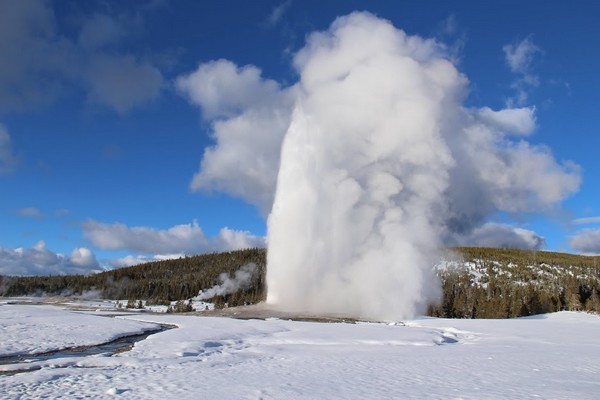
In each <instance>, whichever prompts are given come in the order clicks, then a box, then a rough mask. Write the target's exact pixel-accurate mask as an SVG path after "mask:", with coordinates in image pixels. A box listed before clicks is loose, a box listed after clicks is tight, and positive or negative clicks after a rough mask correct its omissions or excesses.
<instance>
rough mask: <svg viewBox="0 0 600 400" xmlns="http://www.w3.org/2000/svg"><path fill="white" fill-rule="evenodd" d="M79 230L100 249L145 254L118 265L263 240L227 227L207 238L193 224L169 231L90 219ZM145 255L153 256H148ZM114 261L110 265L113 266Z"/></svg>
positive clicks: (248, 245)
mask: <svg viewBox="0 0 600 400" xmlns="http://www.w3.org/2000/svg"><path fill="white" fill-rule="evenodd" d="M82 228H83V235H84V237H85V238H86V239H88V240H89V241H90V242H91V243H92V244H93V245H94V246H96V247H98V248H100V249H103V250H127V251H131V252H135V253H144V254H146V255H142V256H140V257H138V256H128V257H126V258H123V259H120V260H116V261H114V262H116V263H117V264H125V263H131V262H136V263H139V262H146V260H148V259H149V258H148V257H150V258H151V259H161V257H162V258H163V259H164V258H165V257H167V258H173V257H174V258H178V257H180V256H182V255H195V254H200V253H206V252H209V251H229V250H238V249H243V248H251V247H264V245H265V239H264V238H262V237H260V236H254V235H252V234H251V233H249V232H246V231H236V230H233V229H229V228H223V229H221V231H220V232H219V234H218V235H216V236H215V237H212V238H208V237H206V235H205V234H204V232H203V231H202V228H201V227H200V226H199V225H198V223H197V222H196V221H193V222H192V223H190V224H182V225H175V226H173V227H171V228H168V229H156V228H150V227H144V226H137V227H129V226H127V225H125V224H119V223H113V224H106V223H102V222H97V221H93V220H89V221H87V222H85V223H84V224H83V226H82ZM147 254H152V255H154V256H147ZM161 255H162V256H161ZM137 261H139V262H137ZM114 262H111V263H113V265H114Z"/></svg>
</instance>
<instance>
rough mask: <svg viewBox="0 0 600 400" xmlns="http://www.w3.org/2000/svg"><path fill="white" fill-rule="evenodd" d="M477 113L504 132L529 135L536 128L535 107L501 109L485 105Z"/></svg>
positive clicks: (490, 124) (486, 121)
mask: <svg viewBox="0 0 600 400" xmlns="http://www.w3.org/2000/svg"><path fill="white" fill-rule="evenodd" d="M477 114H478V115H479V117H480V118H481V119H482V120H483V122H484V123H486V124H488V125H489V126H493V127H494V128H496V129H497V130H499V131H502V132H506V133H514V134H518V135H529V134H530V133H531V132H533V130H534V129H535V107H523V108H506V109H503V110H499V111H494V110H492V109H491V108H489V107H483V108H480V109H479V110H478V111H477Z"/></svg>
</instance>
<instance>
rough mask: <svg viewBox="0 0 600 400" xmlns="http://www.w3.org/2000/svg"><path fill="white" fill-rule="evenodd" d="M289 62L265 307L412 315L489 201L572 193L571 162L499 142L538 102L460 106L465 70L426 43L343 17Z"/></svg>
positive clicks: (524, 202)
mask: <svg viewBox="0 0 600 400" xmlns="http://www.w3.org/2000/svg"><path fill="white" fill-rule="evenodd" d="M294 62H295V66H296V68H297V70H298V72H299V74H300V82H299V84H298V87H299V90H298V93H299V95H298V96H297V99H296V102H295V106H294V110H293V113H292V117H291V122H290V126H289V128H288V130H287V133H286V135H285V137H284V140H283V144H282V151H281V160H280V168H279V174H278V177H277V188H276V193H275V200H274V204H273V208H272V212H271V214H270V216H269V220H268V245H269V249H268V259H267V285H268V298H267V301H268V302H269V303H272V304H274V305H277V306H278V307H281V308H284V309H288V310H296V311H299V310H302V311H312V312H317V313H343V314H350V315H354V316H360V317H369V318H381V319H399V318H407V317H411V316H414V315H415V314H416V313H419V312H422V311H424V310H423V307H424V306H425V304H426V303H427V301H428V300H429V299H430V298H431V297H432V296H435V295H436V293H437V291H438V286H439V285H438V283H437V282H436V281H435V279H434V278H433V277H432V276H431V267H432V265H433V264H434V262H435V259H436V258H437V256H436V254H437V250H438V249H439V248H440V247H441V246H442V244H444V243H452V242H453V241H454V242H456V241H460V240H461V238H464V236H465V235H466V234H468V233H470V232H472V231H473V229H474V228H475V227H477V226H481V224H483V223H484V222H485V219H486V217H487V216H489V215H490V214H492V213H493V212H495V211H496V210H507V211H516V212H518V211H524V210H527V209H529V208H534V207H536V206H539V207H545V206H548V205H550V204H552V203H554V202H556V201H559V200H561V199H562V198H564V197H565V196H566V195H567V194H569V193H571V192H573V191H575V190H577V187H578V185H579V176H578V174H577V171H568V170H567V168H563V167H562V166H559V165H557V164H556V162H555V161H554V159H553V157H552V156H551V154H550V153H549V151H548V150H547V149H545V148H541V147H535V146H531V145H529V144H527V143H526V142H523V141H522V140H521V139H519V140H518V141H512V140H511V139H510V135H515V136H518V137H522V136H524V135H527V134H529V133H530V132H531V130H533V127H534V126H535V119H534V118H535V117H534V111H535V110H534V109H533V108H530V109H518V110H515V111H505V112H493V111H491V110H490V109H482V110H468V109H465V108H464V107H463V106H462V102H463V99H464V97H465V94H466V92H467V79H466V77H464V76H463V75H462V74H460V73H459V72H458V71H457V69H456V68H455V66H454V65H453V64H452V63H451V61H449V59H448V58H447V57H446V56H445V52H444V48H443V46H441V45H439V44H437V43H436V42H435V41H433V40H426V39H422V38H419V37H415V36H408V35H406V34H405V33H404V32H402V31H400V30H397V29H396V28H394V27H393V26H392V25H391V24H390V23H389V22H387V21H384V20H381V19H378V18H376V17H374V16H372V15H370V14H366V13H354V14H351V15H349V16H346V17H342V18H338V19H337V20H336V21H335V22H334V23H333V24H332V26H331V27H330V29H329V30H328V31H326V32H320V33H314V34H312V35H311V36H310V37H309V38H308V40H307V44H306V46H305V47H304V48H303V49H302V50H301V51H300V52H298V53H297V55H296V57H295V60H294ZM513 118H514V119H515V120H513ZM511 130H512V132H511ZM524 157H527V158H528V159H529V160H534V159H535V160H536V163H535V166H532V168H529V167H528V168H527V169H525V168H523V167H524V165H523V164H521V163H527V162H528V161H526V160H525V159H524ZM519 174H525V175H527V174H532V175H535V177H536V179H537V180H530V179H528V180H527V183H526V181H525V180H523V177H522V176H520V175H519Z"/></svg>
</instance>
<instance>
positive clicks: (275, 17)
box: [266, 0, 292, 26]
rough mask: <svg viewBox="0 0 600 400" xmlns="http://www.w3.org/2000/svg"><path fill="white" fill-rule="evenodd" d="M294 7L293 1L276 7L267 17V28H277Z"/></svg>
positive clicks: (290, 0) (287, 0) (289, 0)
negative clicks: (287, 12)
mask: <svg viewBox="0 0 600 400" xmlns="http://www.w3.org/2000/svg"><path fill="white" fill-rule="evenodd" d="M291 5H292V0H286V1H284V2H283V3H281V4H279V5H277V6H275V7H274V8H273V10H272V11H271V14H269V16H268V17H267V20H266V24H267V26H275V25H277V24H278V23H279V22H280V21H281V19H282V18H283V16H284V14H285V13H286V11H287V10H288V9H289V8H290V6H291Z"/></svg>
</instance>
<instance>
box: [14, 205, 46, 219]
mask: <svg viewBox="0 0 600 400" xmlns="http://www.w3.org/2000/svg"><path fill="white" fill-rule="evenodd" d="M18 214H19V215H20V216H21V217H27V218H36V219H41V218H44V217H45V215H44V213H43V212H42V211H40V210H39V209H37V208H35V207H24V208H21V209H19V211H18Z"/></svg>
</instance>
